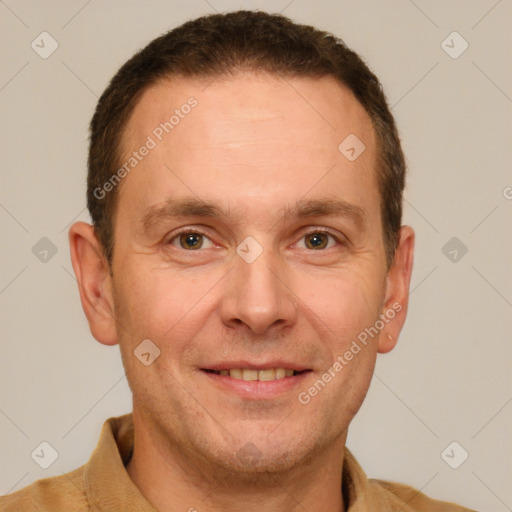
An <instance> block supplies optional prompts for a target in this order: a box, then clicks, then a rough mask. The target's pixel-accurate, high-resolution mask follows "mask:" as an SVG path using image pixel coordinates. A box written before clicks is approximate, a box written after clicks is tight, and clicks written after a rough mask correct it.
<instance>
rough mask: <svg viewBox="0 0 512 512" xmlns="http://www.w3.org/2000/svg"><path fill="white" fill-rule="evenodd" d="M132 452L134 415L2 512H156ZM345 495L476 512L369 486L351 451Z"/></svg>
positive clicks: (358, 510)
mask: <svg viewBox="0 0 512 512" xmlns="http://www.w3.org/2000/svg"><path fill="white" fill-rule="evenodd" d="M132 448H133V420H132V416H131V414H127V415H125V416H120V417H118V418H110V419H108V420H107V421H106V422H105V423H104V425H103V428H102V431H101V435H100V439H99V442H98V445H97V446H96V449H95V450H94V452H93V453H92V455H91V457H90V459H89V461H88V462H87V463H86V464H85V465H83V466H82V467H80V468H78V469H76V470H74V471H71V472H70V473H67V474H65V475H61V476H56V477H51V478H46V479H44V480H38V481H37V482H34V483H33V484H31V485H29V486H28V487H25V488H24V489H21V490H20V491H17V492H15V493H13V494H9V495H7V496H2V497H0V511H2V512H7V511H9V512H10V511H16V512H20V511H31V510H34V511H38V512H61V511H62V512H85V511H88V512H89V511H94V512H122V511H137V512H155V509H154V508H153V507H152V506H151V505H150V503H149V502H148V501H147V500H146V499H145V498H144V496H143V495H142V493H141V492H140V491H139V489H138V488H137V487H136V486H135V485H134V483H133V482H132V481H131V479H130V477H129V475H128V473H127V471H126V469H125V464H126V463H127V462H128V460H129V457H130V454H131V451H132ZM342 489H343V492H345V496H344V499H345V504H346V507H347V512H398V511H400V512H471V511H469V509H466V508H464V507H460V506H458V505H454V504H451V503H446V502H441V501H435V500H431V499H430V498H427V497H426V496H425V495H424V494H422V493H420V492H418V491H416V490H415V489H413V488H411V487H409V486H405V485H401V484H395V483H390V482H383V481H380V480H369V479H368V478H367V476H366V474H365V473H364V471H363V470H362V469H361V467H360V466H359V464H358V463H357V461H356V460H355V458H354V457H353V455H352V454H351V453H350V451H349V450H348V449H346V448H345V458H344V462H343V482H342ZM312 512H313V511H312Z"/></svg>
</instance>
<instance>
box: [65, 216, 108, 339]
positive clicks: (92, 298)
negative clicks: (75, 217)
mask: <svg viewBox="0 0 512 512" xmlns="http://www.w3.org/2000/svg"><path fill="white" fill-rule="evenodd" d="M69 246H70V250H71V262H72V264H73V270H74V271H75V275H76V279H77V282H78V288H79V290H80V300H81V301H82V307H83V309H84V312H85V316H86V317H87V320H88V322H89V329H90V330H91V333H92V335H93V336H94V337H95V338H96V339H97V340H98V341H99V342H100V343H103V344H104V345H115V344H116V343H117V333H116V322H115V310H114V300H113V295H112V277H111V274H110V271H109V265H108V262H107V260H106V258H105V256H104V254H103V249H102V246H101V244H100V242H99V240H98V238H97V237H96V233H95V232H94V228H93V227H92V226H91V225H90V224H86V223H85V222H76V223H75V224H73V225H72V226H71V228H70V229H69Z"/></svg>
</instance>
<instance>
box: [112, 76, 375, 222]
mask: <svg viewBox="0 0 512 512" xmlns="http://www.w3.org/2000/svg"><path fill="white" fill-rule="evenodd" d="M354 136H355V137H357V140H359V141H361V142H362V144H364V147H365V149H364V152H363V153H362V154H361V156H360V157H359V158H357V159H356V160H354V161H351V160H350V159H348V158H347V156H346V155H344V154H343V152H342V151H340V144H341V143H342V142H343V141H344V140H346V139H347V137H354ZM149 140H151V141H152V143H151V145H152V146H154V147H153V148H152V149H151V150H150V151H149V152H147V153H148V154H147V156H146V157H144V159H143V160H141V161H140V163H138V164H137V170H136V172H131V173H130V175H129V176H128V177H127V178H126V179H125V180H124V182H123V184H122V185H123V187H122V188H123V192H122V193H121V201H122V200H123V199H122V197H123V196H125V197H126V199H128V200H129V203H130V204H131V205H140V206H141V207H142V206H143V205H146V206H151V205H154V204H157V203H159V202H161V201H163V200H166V199H168V198H169V197H173V196H174V197H177V196H180V195H181V196H184V195H187V196H190V195H191V194H192V195H196V196H197V197H200V198H201V199H208V200H211V202H215V200H217V202H220V201H224V202H229V203H230V209H232V210H233V211H235V212H236V211H237V210H238V209H241V210H244V209H245V210H247V208H248V205H249V204H252V205H254V206H255V208H257V207H259V208H260V209H261V208H265V207H268V206H276V205H277V204H278V203H279V202H281V203H282V202H287V203H290V202H291V201H293V200H297V199H299V198H300V197H304V196H306V195H308V194H309V195H310V196H311V195H312V196H314V194H315V193H318V195H320V196H322V197H325V196H326V195H330V196H336V195H341V196H342V197H343V199H344V200H347V201H350V202H352V203H356V204H359V206H361V207H363V208H364V206H365V205H364V203H368V204H367V206H371V200H373V202H375V200H376V199H377V202H378V193H377V185H376V180H375V170H374V162H375V136H374V131H373V127H372V123H371V120H370V118H369V116H368V114H367V113H366V111H365V110H364V108H363V107H362V106H361V105H360V103H359V102H358V101H357V100H356V99H355V97H354V96H353V94H352V93H351V92H350V91H349V90H348V89H346V88H345V87H344V86H342V85H340V84H339V83H338V82H337V81H336V80H334V79H333V78H286V79H285V78H279V77H275V76H271V75H265V74H263V75H262V74H256V73H253V72H246V73H241V74H240V75H238V76H236V77H230V78H224V77H222V78H219V77H217V78H213V79H209V80H199V79H184V78H179V79H178V78H174V79H172V80H165V81H162V82H160V83H158V84H156V85H154V86H152V87H151V88H149V89H148V90H146V91H145V92H144V94H143V95H142V96H141V99H140V100H139V102H138V104H137V105H136V107H135V109H134V111H133V113H132V115H131V117H130V119H129V121H128V123H127V126H126V129H125V133H124V135H123V143H122V148H121V150H122V158H121V159H122V161H126V160H127V159H128V158H129V157H130V155H131V154H132V152H133V151H137V148H139V147H141V146H143V145H147V143H148V141H149ZM348 140H350V141H353V140H354V139H350V138H349V139H348ZM353 145H354V144H352V146H353ZM343 147H344V146H343V144H342V148H343ZM345 149H346V148H345ZM349 149H350V148H349ZM359 149H360V148H359ZM359 149H358V148H356V150H359ZM349 156H350V154H349ZM227 191H229V195H227V194H226V192H227ZM338 193H339V194H338ZM248 201H250V203H249V202H248ZM253 213H254V212H253Z"/></svg>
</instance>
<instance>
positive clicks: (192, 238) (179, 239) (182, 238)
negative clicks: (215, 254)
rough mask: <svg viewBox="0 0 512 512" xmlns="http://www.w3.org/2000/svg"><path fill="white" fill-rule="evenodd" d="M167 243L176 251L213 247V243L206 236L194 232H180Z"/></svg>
mask: <svg viewBox="0 0 512 512" xmlns="http://www.w3.org/2000/svg"><path fill="white" fill-rule="evenodd" d="M168 243H169V244H170V245H174V247H177V248H178V249H185V250H187V251H195V250H198V249H209V248H211V247H213V243H212V242H211V240H210V239H209V238H208V237H207V236H206V235H203V234H202V233H198V232H196V231H182V232H181V233H178V234H177V235H176V236H174V237H173V238H171V239H170V240H169V242H168Z"/></svg>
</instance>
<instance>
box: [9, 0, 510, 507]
mask: <svg viewBox="0 0 512 512" xmlns="http://www.w3.org/2000/svg"><path fill="white" fill-rule="evenodd" d="M239 8H247V9H261V10H268V11H270V12H280V11H282V12H283V14H285V15H287V16H289V17H291V18H292V19H294V20H296V21H298V22H302V23H308V24H312V25H315V26H317V27H319V28H321V29H325V30H329V31H331V32H333V33H335V34H336V35H338V36H339V37H341V38H342V39H343V40H344V41H345V42H346V43H347V44H348V45H349V46H350V47H352V48H353V49H355V50H356V51H357V52H359V53H360V54H361V55H362V56H363V58H364V59H365V60H366V61H367V62H368V64H369V65H370V67H371V68H372V70H373V71H374V72H375V73H376V74H377V75H378V76H379V78H380V79H381V81H382V83H383V85H384V88H385V91H386V93H387V96H388V99H389V103H390V105H391V106H392V111H393V113H394V115H395V117H396V120H397V122H398V126H399V129H400V133H401V137H402V140H403V146H404V150H405V152H406V155H407V160H408V166H409V177H408V186H407V189H406V194H405V199H406V200H405V216H404V223H406V224H410V225H412V226H413V227H414V229H415V230H416V234H417V248H416V256H415V266H414V272H413V278H412V285H411V296H410V311H409V316H408V320H407V323H406V326H405V329H404V331H403V333H402V335H401V337H400V340H399V343H398V345H397V347H396V349H395V350H394V351H393V352H391V353H390V354H388V355H384V356H379V359H378V363H377V368H376V374H375V377H374V379H373V382H372V385H371V388H370V391H369V394H368V397H367V399H366V401H365V403H364V404H363V407H362V409H361V411H360V412H359V414H358V415H357V416H356V419H355V420H354V422H353V424H352V426H351V429H350V434H349V439H348V446H349V447H350V448H351V450H352V451H353V453H354V454H355V455H356V457H357V458H358V460H359V462H360V463H361V464H362V466H363V468H364V469H365V471H366V472H367V474H368V475H369V476H371V477H375V478H384V479H388V480H395V481H401V482H405V483H408V484H410V485H412V486H414V487H416V488H417V489H421V490H422V491H423V492H424V493H426V494H428V495H431V496H433V497H436V498H438V499H446V500H451V501H456V502H459V503H461V504H463V505H466V506H468V507H471V508H475V509H477V510H485V511H496V512H505V511H510V510H512V486H511V485H510V482H511V481H512V440H511V432H512V428H511V427H512V382H511V364H512V357H511V355H512V350H511V334H512V322H511V312H512V271H511V261H512V236H511V233H512V231H511V229H510V226H511V218H512V175H511V163H512V158H511V150H510V147H511V133H512V129H511V128H512V127H511V125H512V121H511V120H512V115H511V114H512V99H511V98H512V68H511V66H510V62H511V57H512V52H511V46H512V38H511V32H512V31H511V30H510V27H511V21H512V3H511V2H510V0H501V1H496V0H489V1H487V0H485V1H484V0H478V1H477V0H472V1H441V0H439V1H433V0H432V1H431V0H414V1H412V0H411V1H408V0H393V1H369V0H365V1H362V0H357V1H355V0H354V1H327V0H323V1H322V0H315V1H314V2H313V1H305V0H294V1H290V0H276V1H272V2H271V1H227V0H226V1H219V0H208V1H206V0H187V1H185V0H182V1H156V0H152V1H147V2H143V1H122V2H121V1H99V0H92V1H89V2H87V1H85V0H80V1H68V0H66V1H64V0H60V1H45V2H42V1H41V2H37V1H21V0H18V1H15V0H5V1H2V2H0V16H1V22H0V23H1V25H0V27H1V29H0V34H1V36H0V37H1V44H2V67H1V71H0V75H1V76H0V109H1V116H2V123H1V140H2V143H1V144H2V147H1V159H2V174H1V186H0V223H1V226H2V244H1V261H2V266H1V274H0V304H1V366H0V383H1V384H0V386H1V387H0V390H1V395H0V429H1V433H2V435H1V438H0V460H1V461H2V464H1V470H0V494H5V493H9V492H13V491H14V490H18V489H20V488H22V487H24V486H26V485H28V484H30V483H31V482H33V481H35V480H36V479H39V478H43V477H47V476H52V475H58V474H61V473H62V472H67V471H69V470H72V469H74V468H76V467H78V466H80V465H82V464H83V463H85V462H86V460H87V459H88V457H89V455H90V453H91V452H92V450H93V448H94V447H95V445H96V441H97V439H98V436H99V432H100V428H101V425H102V423H103V422H104V420H105V419H106V418H108V417H110V416H115V415H120V414H124V413H126V412H129V411H130V410H131V399H130V393H129V389H128V386H127V383H126V379H125V378H124V372H123V368H122V365H121V360H120V355H119V349H118V347H104V346H102V345H100V344H99V343H97V342H96V341H95V340H94V339H93V338H92V336H91V335H90V333H89V330H88V326H87V323H86V320H85V316H84V314H83V312H82V309H81V305H80V302H79V296H78V290H77V285H76V282H75V279H74V276H73V271H72V268H71V263H70V258H69V248H68V242H67V230H68V227H69V225H70V224H71V223H72V222H73V221H75V220H79V219H80V220H86V221H87V220H88V219H89V217H88V214H87V212H86V210H85V179H86V153H87V137H88V132H87V129H88V123H89V121H90V118H91V116H92V113H93V110H94V108H95V105H96V102H97V99H98V97H99V95H100V94H101V92H102V91H103V90H104V88H105V87H106V85H107V83H108V81H109V80H110V78H111V77H112V76H113V74H114V73H115V72H116V71H117V69H118V68H119V67H120V65H121V64H123V63H124V62H125V61H126V60H127V59H128V58H129V57H130V56H131V55H132V54H133V53H134V52H135V51H136V50H137V49H139V48H141V47H143V46H144V45H146V44H147V43H148V42H149V41H150V40H151V39H153V38H154V37H156V36H157V35H159V34H161V33H163V32H165V31H167V30H169V29H171V28H173V27H175V26H177V25H179V24H181V23H182V22H184V21H185V20H188V19H191V18H194V17H197V16H199V15H204V14H209V13H213V12H215V11H219V12H224V11H231V10H237V9H239ZM42 32H48V33H49V34H50V35H51V37H52V38H53V39H54V40H55V41H56V42H57V44H58V48H57V49H56V50H55V51H54V53H52V54H51V55H50V56H49V57H47V58H42V57H41V56H40V53H38V52H37V51H35V50H34V49H33V47H32V42H33V41H36V43H37V41H40V39H41V37H43V36H40V34H41V33H42ZM453 32H457V34H453ZM44 37H46V38H47V37H48V36H44ZM45 41H47V42H48V41H50V39H45ZM443 41H444V42H443ZM53 44H54V43H53ZM466 44H467V45H468V46H467V48H466V50H465V51H464V52H463V53H461V54H460V55H458V54H459V53H460V51H461V50H462V49H464V48H465V46H466ZM40 46H41V45H40ZM45 47H46V50H48V49H51V47H50V45H49V43H47V44H46V46H45ZM39 51H40V52H41V51H42V50H41V49H40V50H39ZM45 237H46V238H47V239H48V240H49V241H51V244H48V240H43V241H42V242H41V239H43V238H45ZM454 237H455V240H452V239H453V238H454ZM38 243H39V244H43V245H42V246H43V247H47V248H48V247H50V252H49V253H48V256H47V257H48V260H47V261H46V262H45V261H41V260H40V257H38V256H37V255H38V251H37V248H38V247H41V245H40V246H37V245H36V244H38ZM447 244H448V245H447ZM34 246H36V249H33V248H34ZM53 246H54V248H53ZM52 248H53V251H55V250H56V251H57V252H56V254H54V255H52V250H51V249H52ZM466 250H467V252H466ZM34 253H35V254H34ZM42 441H46V442H48V443H50V444H51V445H52V446H53V447H54V448H55V450H56V451H57V452H58V455H59V456H58V458H57V460H56V461H55V462H54V463H53V464H52V465H51V466H50V467H49V468H48V469H42V468H40V467H39V466H38V465H37V464H36V463H35V462H34V460H33V459H32V457H31V453H32V452H33V450H34V449H36V448H37V447H38V446H39V445H40V443H41V442H42ZM453 441H456V442H457V443H458V445H452V446H451V448H449V449H448V453H449V454H450V455H451V454H453V455H452V457H451V458H452V461H450V462H452V465H453V464H454V463H453V460H455V462H456V463H457V462H460V460H462V458H463V455H464V453H465V452H467V453H468V455H469V456H468V458H467V460H465V461H464V462H463V463H462V464H461V465H460V466H459V467H458V468H457V469H453V468H452V467H450V466H449V465H448V464H447V462H445V461H446V460H447V459H446V455H445V457H444V458H443V457H442V453H443V451H444V450H445V448H447V447H448V446H449V445H450V443H452V442H453ZM454 446H455V450H454V451H453V452H452V451H450V450H452V449H453V447H454ZM462 450H464V451H462ZM445 453H446V452H445Z"/></svg>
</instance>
